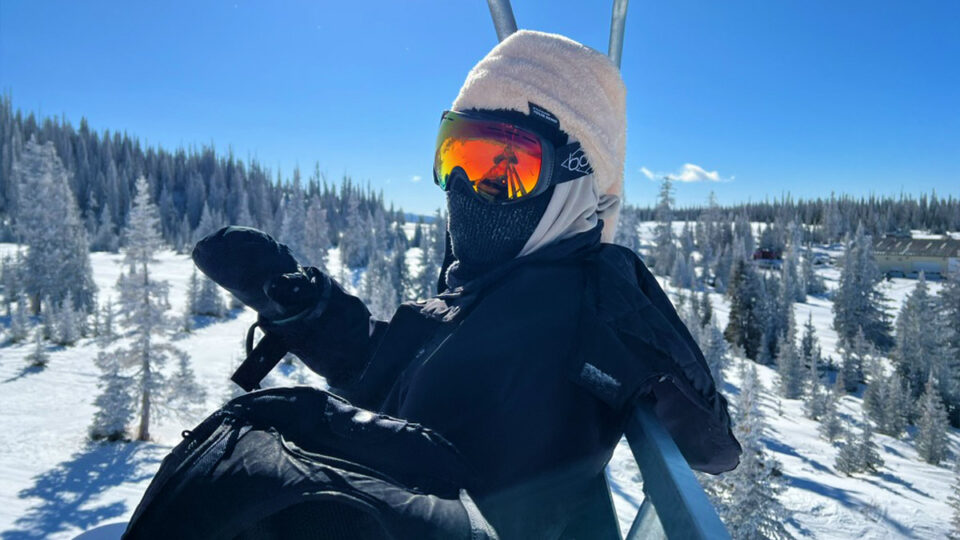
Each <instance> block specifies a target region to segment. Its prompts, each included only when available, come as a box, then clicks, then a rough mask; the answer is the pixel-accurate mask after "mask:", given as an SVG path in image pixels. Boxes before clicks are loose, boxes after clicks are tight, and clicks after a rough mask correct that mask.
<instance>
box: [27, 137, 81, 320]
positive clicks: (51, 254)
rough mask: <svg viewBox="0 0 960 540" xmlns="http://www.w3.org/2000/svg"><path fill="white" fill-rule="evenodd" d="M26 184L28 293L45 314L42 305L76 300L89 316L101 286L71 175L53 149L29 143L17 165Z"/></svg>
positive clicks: (37, 307)
mask: <svg viewBox="0 0 960 540" xmlns="http://www.w3.org/2000/svg"><path fill="white" fill-rule="evenodd" d="M14 174H15V176H16V177H17V178H18V180H19V183H20V188H19V189H20V191H19V193H20V203H21V204H20V205H19V207H18V212H17V232H18V234H19V236H20V238H21V239H22V241H23V243H24V244H26V245H27V247H28V249H27V254H26V257H24V261H23V266H22V276H23V287H24V289H25V290H26V292H27V294H29V295H30V297H31V300H32V301H33V306H34V310H33V312H34V313H39V308H40V305H41V304H40V300H41V299H43V298H45V297H50V299H51V300H53V302H52V303H49V304H47V305H53V304H54V303H55V304H59V303H60V302H62V301H63V299H64V298H65V297H66V296H67V293H71V294H72V295H73V303H74V305H75V306H77V307H78V308H79V309H81V310H83V311H89V310H91V309H93V305H94V303H93V297H94V294H95V293H96V290H97V288H96V285H94V283H93V273H92V270H91V268H90V253H89V250H88V242H87V233H86V228H84V226H83V222H82V221H81V219H80V213H79V211H78V209H77V204H76V199H75V198H74V196H73V193H72V192H71V191H70V184H69V174H68V172H67V170H66V169H65V168H64V166H63V164H62V163H61V161H60V158H58V157H57V153H56V148H55V147H54V146H53V144H52V143H50V142H47V143H46V144H43V145H41V144H38V143H37V142H36V141H35V140H30V141H28V142H27V143H26V144H25V145H24V147H23V152H22V154H21V156H20V159H19V160H18V161H17V163H16V164H15V165H14Z"/></svg>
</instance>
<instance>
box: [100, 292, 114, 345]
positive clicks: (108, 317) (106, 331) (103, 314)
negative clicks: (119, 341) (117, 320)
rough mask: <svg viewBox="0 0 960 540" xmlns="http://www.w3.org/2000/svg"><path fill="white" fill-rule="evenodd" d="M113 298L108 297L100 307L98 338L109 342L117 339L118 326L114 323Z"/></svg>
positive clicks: (103, 341) (102, 341)
mask: <svg viewBox="0 0 960 540" xmlns="http://www.w3.org/2000/svg"><path fill="white" fill-rule="evenodd" d="M114 317H115V313H114V309H113V300H112V299H110V298H107V301H106V302H105V303H104V304H103V307H101V308H100V332H99V334H98V335H97V338H98V339H99V340H100V342H101V343H109V342H111V341H113V340H114V339H116V337H117V334H116V328H115V325H114Z"/></svg>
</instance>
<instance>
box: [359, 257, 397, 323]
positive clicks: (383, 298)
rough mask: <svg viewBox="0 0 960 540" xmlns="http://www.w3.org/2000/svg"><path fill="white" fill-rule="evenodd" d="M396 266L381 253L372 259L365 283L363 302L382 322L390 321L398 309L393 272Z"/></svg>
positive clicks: (365, 276)
mask: <svg viewBox="0 0 960 540" xmlns="http://www.w3.org/2000/svg"><path fill="white" fill-rule="evenodd" d="M393 267H394V265H393V264H391V261H390V260H389V259H388V258H387V257H386V256H384V255H383V254H381V253H374V254H372V255H371V257H370V265H369V266H368V267H367V272H366V275H364V278H363V279H364V282H363V300H364V303H366V305H367V309H369V310H370V314H371V315H372V316H373V317H375V318H377V319H380V320H389V319H390V317H392V316H393V312H394V311H396V309H397V303H396V302H397V291H396V289H394V287H393V282H394V279H393V277H392V276H391V271H392V270H393Z"/></svg>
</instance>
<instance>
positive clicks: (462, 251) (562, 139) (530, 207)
mask: <svg viewBox="0 0 960 540" xmlns="http://www.w3.org/2000/svg"><path fill="white" fill-rule="evenodd" d="M481 112H484V113H486V114H493V115H496V116H497V117H499V118H502V119H503V120H504V121H506V122H511V123H513V124H516V125H519V126H526V127H531V128H533V129H535V130H536V131H537V132H539V133H541V134H543V135H544V136H546V137H547V138H548V139H550V140H551V142H553V143H554V144H556V145H558V146H560V145H563V144H566V142H567V135H566V134H565V133H563V132H562V131H560V130H557V129H556V128H553V130H552V131H551V130H550V129H548V128H549V127H552V126H544V125H541V124H542V123H541V122H536V121H533V120H531V119H530V117H528V116H527V115H525V114H523V113H520V112H517V111H505V110H498V111H481ZM553 192H554V186H550V188H549V189H548V190H547V191H545V192H543V193H541V194H540V195H538V196H536V197H533V198H532V199H530V200H527V201H520V202H516V203H513V204H506V205H499V204H489V203H486V202H484V201H482V200H480V198H479V197H477V196H476V194H475V193H474V191H473V187H472V186H470V183H469V181H467V180H465V179H451V183H450V189H449V190H448V191H447V230H448V231H449V233H450V244H451V248H452V251H453V256H454V258H455V259H456V261H455V262H454V263H453V264H452V265H451V266H450V270H449V273H448V275H449V274H451V273H452V274H455V277H456V281H457V282H461V283H462V282H465V281H469V280H471V279H473V278H475V277H478V276H480V275H481V274H483V273H484V272H486V271H488V270H490V269H492V268H495V267H497V266H498V265H500V264H502V263H505V262H507V261H509V260H511V259H513V258H514V257H516V256H517V255H518V254H519V253H520V250H522V249H523V246H524V245H525V244H526V243H527V240H529V239H530V236H531V235H532V234H533V231H534V229H536V228H537V225H538V224H539V223H540V218H542V217H543V214H544V212H546V210H547V205H548V204H550V199H551V198H552V197H553Z"/></svg>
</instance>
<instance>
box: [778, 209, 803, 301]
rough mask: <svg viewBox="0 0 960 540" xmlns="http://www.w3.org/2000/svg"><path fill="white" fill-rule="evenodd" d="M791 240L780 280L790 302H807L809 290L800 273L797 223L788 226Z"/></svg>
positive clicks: (785, 253) (784, 258)
mask: <svg viewBox="0 0 960 540" xmlns="http://www.w3.org/2000/svg"><path fill="white" fill-rule="evenodd" d="M787 230H788V235H789V238H790V241H789V242H788V243H787V249H786V251H785V252H784V253H783V264H781V266H780V282H781V283H782V287H783V289H784V293H783V295H784V298H786V299H788V300H789V301H790V302H806V301H807V290H806V285H805V284H804V283H803V276H801V274H800V229H799V227H797V225H796V224H795V223H792V222H791V223H790V225H788V226H787Z"/></svg>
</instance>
